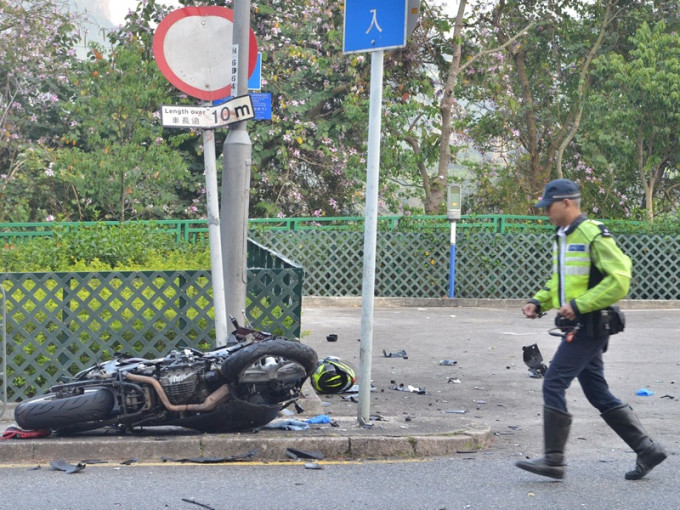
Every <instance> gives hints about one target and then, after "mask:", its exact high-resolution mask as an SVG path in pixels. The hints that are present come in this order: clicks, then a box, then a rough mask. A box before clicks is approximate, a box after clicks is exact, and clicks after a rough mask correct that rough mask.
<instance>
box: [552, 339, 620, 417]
mask: <svg viewBox="0 0 680 510" xmlns="http://www.w3.org/2000/svg"><path fill="white" fill-rule="evenodd" d="M608 340H609V337H608V336H605V337H602V338H593V337H591V336H588V335H587V333H586V331H585V329H580V330H579V331H578V332H577V333H576V335H575V337H574V339H573V340H572V341H571V342H567V341H566V340H565V339H563V340H562V341H561V343H560V346H559V347H558V348H557V351H556V352H555V356H554V357H553V359H552V361H551V362H550V366H549V367H548V371H547V372H546V374H545V378H544V379H543V402H544V404H545V405H546V406H548V407H552V408H555V409H558V410H560V411H562V412H565V413H566V412H568V411H567V400H566V397H565V394H566V390H567V388H569V386H570V385H571V382H572V381H573V380H574V379H575V378H577V379H578V381H579V383H581V388H582V389H583V393H585V396H586V398H587V399H588V401H589V402H590V403H591V404H592V405H593V407H595V408H597V409H598V410H599V411H600V412H601V413H603V412H605V411H607V410H609V409H612V408H614V407H616V406H620V405H621V404H622V402H621V401H620V400H619V399H618V398H616V397H615V396H614V395H612V393H611V391H609V385H608V384H607V381H606V379H605V378H604V362H603V360H602V353H603V350H604V349H606V345H607V342H608Z"/></svg>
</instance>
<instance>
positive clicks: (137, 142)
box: [55, 36, 191, 221]
mask: <svg viewBox="0 0 680 510" xmlns="http://www.w3.org/2000/svg"><path fill="white" fill-rule="evenodd" d="M73 83H74V84H75V85H76V86H77V87H78V89H79V91H78V94H77V95H75V96H74V97H73V99H72V100H71V101H70V102H69V103H68V104H66V105H64V112H65V115H66V116H67V118H68V119H69V120H70V130H69V132H68V133H66V134H65V135H64V142H65V143H66V144H67V145H70V146H71V147H70V148H68V149H63V150H61V151H59V154H58V158H57V164H56V165H55V170H56V171H57V172H58V173H59V174H60V176H61V178H62V179H63V180H65V181H66V182H68V183H69V184H71V185H72V187H73V189H74V190H75V191H76V192H77V199H78V203H79V204H82V210H84V211H87V213H86V214H85V215H84V216H85V217H87V218H88V219H106V220H111V219H115V220H120V221H125V220H127V219H140V218H147V219H148V218H173V217H177V215H178V214H181V212H182V210H183V207H182V204H181V201H180V200H179V197H178V190H181V189H183V188H184V187H186V186H187V183H188V181H189V172H188V170H187V165H186V164H185V162H184V161H183V158H182V155H181V154H180V153H179V152H178V151H177V150H176V144H177V143H178V140H177V139H170V140H169V141H168V140H166V139H164V138H163V128H162V126H161V125H160V121H159V117H160V116H159V110H160V106H161V105H162V104H164V103H168V102H169V101H170V94H169V87H168V85H167V82H166V80H165V78H164V77H163V76H162V75H161V74H160V72H159V71H158V69H157V68H156V67H155V63H154V62H153V60H150V59H149V58H148V52H147V50H146V48H145V47H144V46H143V45H142V44H141V40H140V39H139V38H135V37H134V36H132V37H130V38H129V39H128V40H126V41H125V42H124V43H120V44H118V45H117V46H115V47H114V48H113V50H112V51H111V52H110V54H108V55H106V54H105V53H103V51H100V48H98V47H97V46H93V47H92V48H91V52H90V58H89V59H88V60H87V61H85V62H82V63H81V64H80V66H79V68H78V69H77V72H75V73H74V75H73ZM187 136H191V134H185V135H184V137H185V138H186V137H187ZM169 142H170V143H169Z"/></svg>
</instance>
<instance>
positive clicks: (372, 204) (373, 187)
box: [358, 50, 385, 425]
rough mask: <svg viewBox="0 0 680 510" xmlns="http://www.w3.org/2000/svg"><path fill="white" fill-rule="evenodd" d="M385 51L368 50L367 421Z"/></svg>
mask: <svg viewBox="0 0 680 510" xmlns="http://www.w3.org/2000/svg"><path fill="white" fill-rule="evenodd" d="M384 58H385V51H384V50H379V51H373V52H371V95H370V100H369V101H370V106H369V112H368V154H367V157H366V159H367V164H366V167H367V169H366V172H367V175H366V212H365V218H364V279H363V284H362V289H361V343H360V347H359V407H358V409H359V416H358V420H359V423H360V424H361V425H366V424H368V423H369V419H370V410H371V357H372V355H373V308H374V302H375V296H374V294H375V252H376V238H377V235H378V182H379V177H380V124H381V113H382V97H383V63H384Z"/></svg>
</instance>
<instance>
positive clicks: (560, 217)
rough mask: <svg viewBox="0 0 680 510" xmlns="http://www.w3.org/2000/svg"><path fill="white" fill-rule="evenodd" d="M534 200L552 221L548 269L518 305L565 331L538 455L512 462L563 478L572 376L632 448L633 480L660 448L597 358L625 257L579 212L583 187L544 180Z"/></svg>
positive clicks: (620, 291)
mask: <svg viewBox="0 0 680 510" xmlns="http://www.w3.org/2000/svg"><path fill="white" fill-rule="evenodd" d="M536 207H541V208H545V210H546V212H547V214H548V216H549V218H550V223H552V224H553V225H555V226H556V227H557V231H556V235H555V240H554V244H553V273H552V277H551V278H550V280H548V282H547V283H546V284H545V286H544V287H543V288H542V289H541V290H539V291H538V292H537V293H536V295H535V296H534V297H533V298H532V299H531V300H530V301H529V302H528V303H527V304H526V305H524V307H523V308H522V311H523V313H524V315H525V316H526V317H528V318H530V319H534V318H536V317H538V315H539V314H541V313H543V312H546V311H547V310H550V309H551V308H556V309H557V319H556V323H557V324H558V325H559V326H561V327H563V328H564V329H563V331H566V332H567V334H565V337H564V338H563V340H562V341H561V343H560V346H559V347H558V349H557V351H556V352H555V356H554V358H553V360H552V361H551V363H550V366H549V368H548V371H547V372H546V374H545V378H544V380H543V403H544V407H543V410H544V414H543V432H544V447H545V449H544V452H545V453H544V456H543V457H542V458H539V459H535V460H523V461H519V462H517V463H516V465H517V467H519V468H521V469H524V470H526V471H530V472H532V473H536V474H539V475H543V476H547V477H550V478H555V479H562V478H564V471H565V468H564V465H565V464H564V447H565V444H566V442H567V438H568V437H569V429H570V427H571V415H570V414H569V412H568V411H567V402H566V399H565V392H566V389H567V388H568V387H569V385H570V384H571V382H572V381H573V380H574V378H578V380H579V382H580V383H581V388H582V389H583V392H584V393H585V396H586V398H587V399H588V401H589V402H590V403H591V404H592V405H593V406H594V407H595V408H597V409H598V410H599V411H600V413H601V416H602V418H603V419H604V420H605V422H606V423H607V424H608V425H609V426H610V427H611V428H612V429H613V430H614V431H615V432H616V433H617V434H618V435H619V436H620V437H621V438H622V439H623V440H624V441H625V442H626V443H627V444H628V446H630V447H631V448H632V449H633V451H635V453H637V460H636V464H635V469H633V470H632V471H629V472H627V473H626V475H625V478H626V479H627V480H638V479H640V478H642V477H643V476H645V475H646V474H647V473H649V471H651V470H652V468H654V466H656V465H658V464H660V463H661V462H663V460H664V459H665V458H666V452H665V451H664V449H663V447H662V446H661V445H659V444H657V443H655V442H654V441H653V440H652V439H651V438H650V437H649V436H648V435H647V433H646V432H645V430H644V428H643V427H642V424H641V423H640V420H639V419H638V417H637V415H636V414H635V413H634V412H633V410H632V409H631V407H630V406H629V405H628V404H624V403H623V402H621V401H620V400H619V399H618V398H616V397H615V396H614V395H612V393H611V392H610V391H609V386H608V385H607V381H606V380H605V378H604V365H603V360H602V353H603V352H604V351H606V349H607V342H608V340H609V335H608V333H607V332H606V330H605V329H603V328H602V327H601V322H602V320H601V312H600V311H601V310H602V309H604V308H606V307H608V306H611V305H613V304H614V303H616V302H617V301H619V300H620V299H622V298H623V297H624V296H625V295H626V294H627V293H628V288H629V283H630V278H631V262H630V259H629V258H628V257H627V256H626V255H624V254H623V253H622V252H621V250H620V249H619V247H618V246H617V245H616V242H615V241H614V239H613V238H612V236H611V234H610V233H609V231H608V230H607V229H606V228H605V227H604V226H603V225H602V224H601V223H599V222H596V221H593V220H589V219H587V218H586V216H585V215H584V214H582V213H581V193H580V191H579V188H578V185H577V184H576V183H575V182H572V181H570V180H568V179H557V180H554V181H551V182H549V183H548V184H547V185H546V187H545V190H544V192H543V198H542V199H541V200H540V201H539V202H538V203H537V204H536Z"/></svg>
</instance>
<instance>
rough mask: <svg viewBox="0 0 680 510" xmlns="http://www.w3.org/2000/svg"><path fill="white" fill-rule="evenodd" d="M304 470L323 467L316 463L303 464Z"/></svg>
mask: <svg viewBox="0 0 680 510" xmlns="http://www.w3.org/2000/svg"><path fill="white" fill-rule="evenodd" d="M305 469H323V466H322V465H321V464H319V463H318V462H305Z"/></svg>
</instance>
